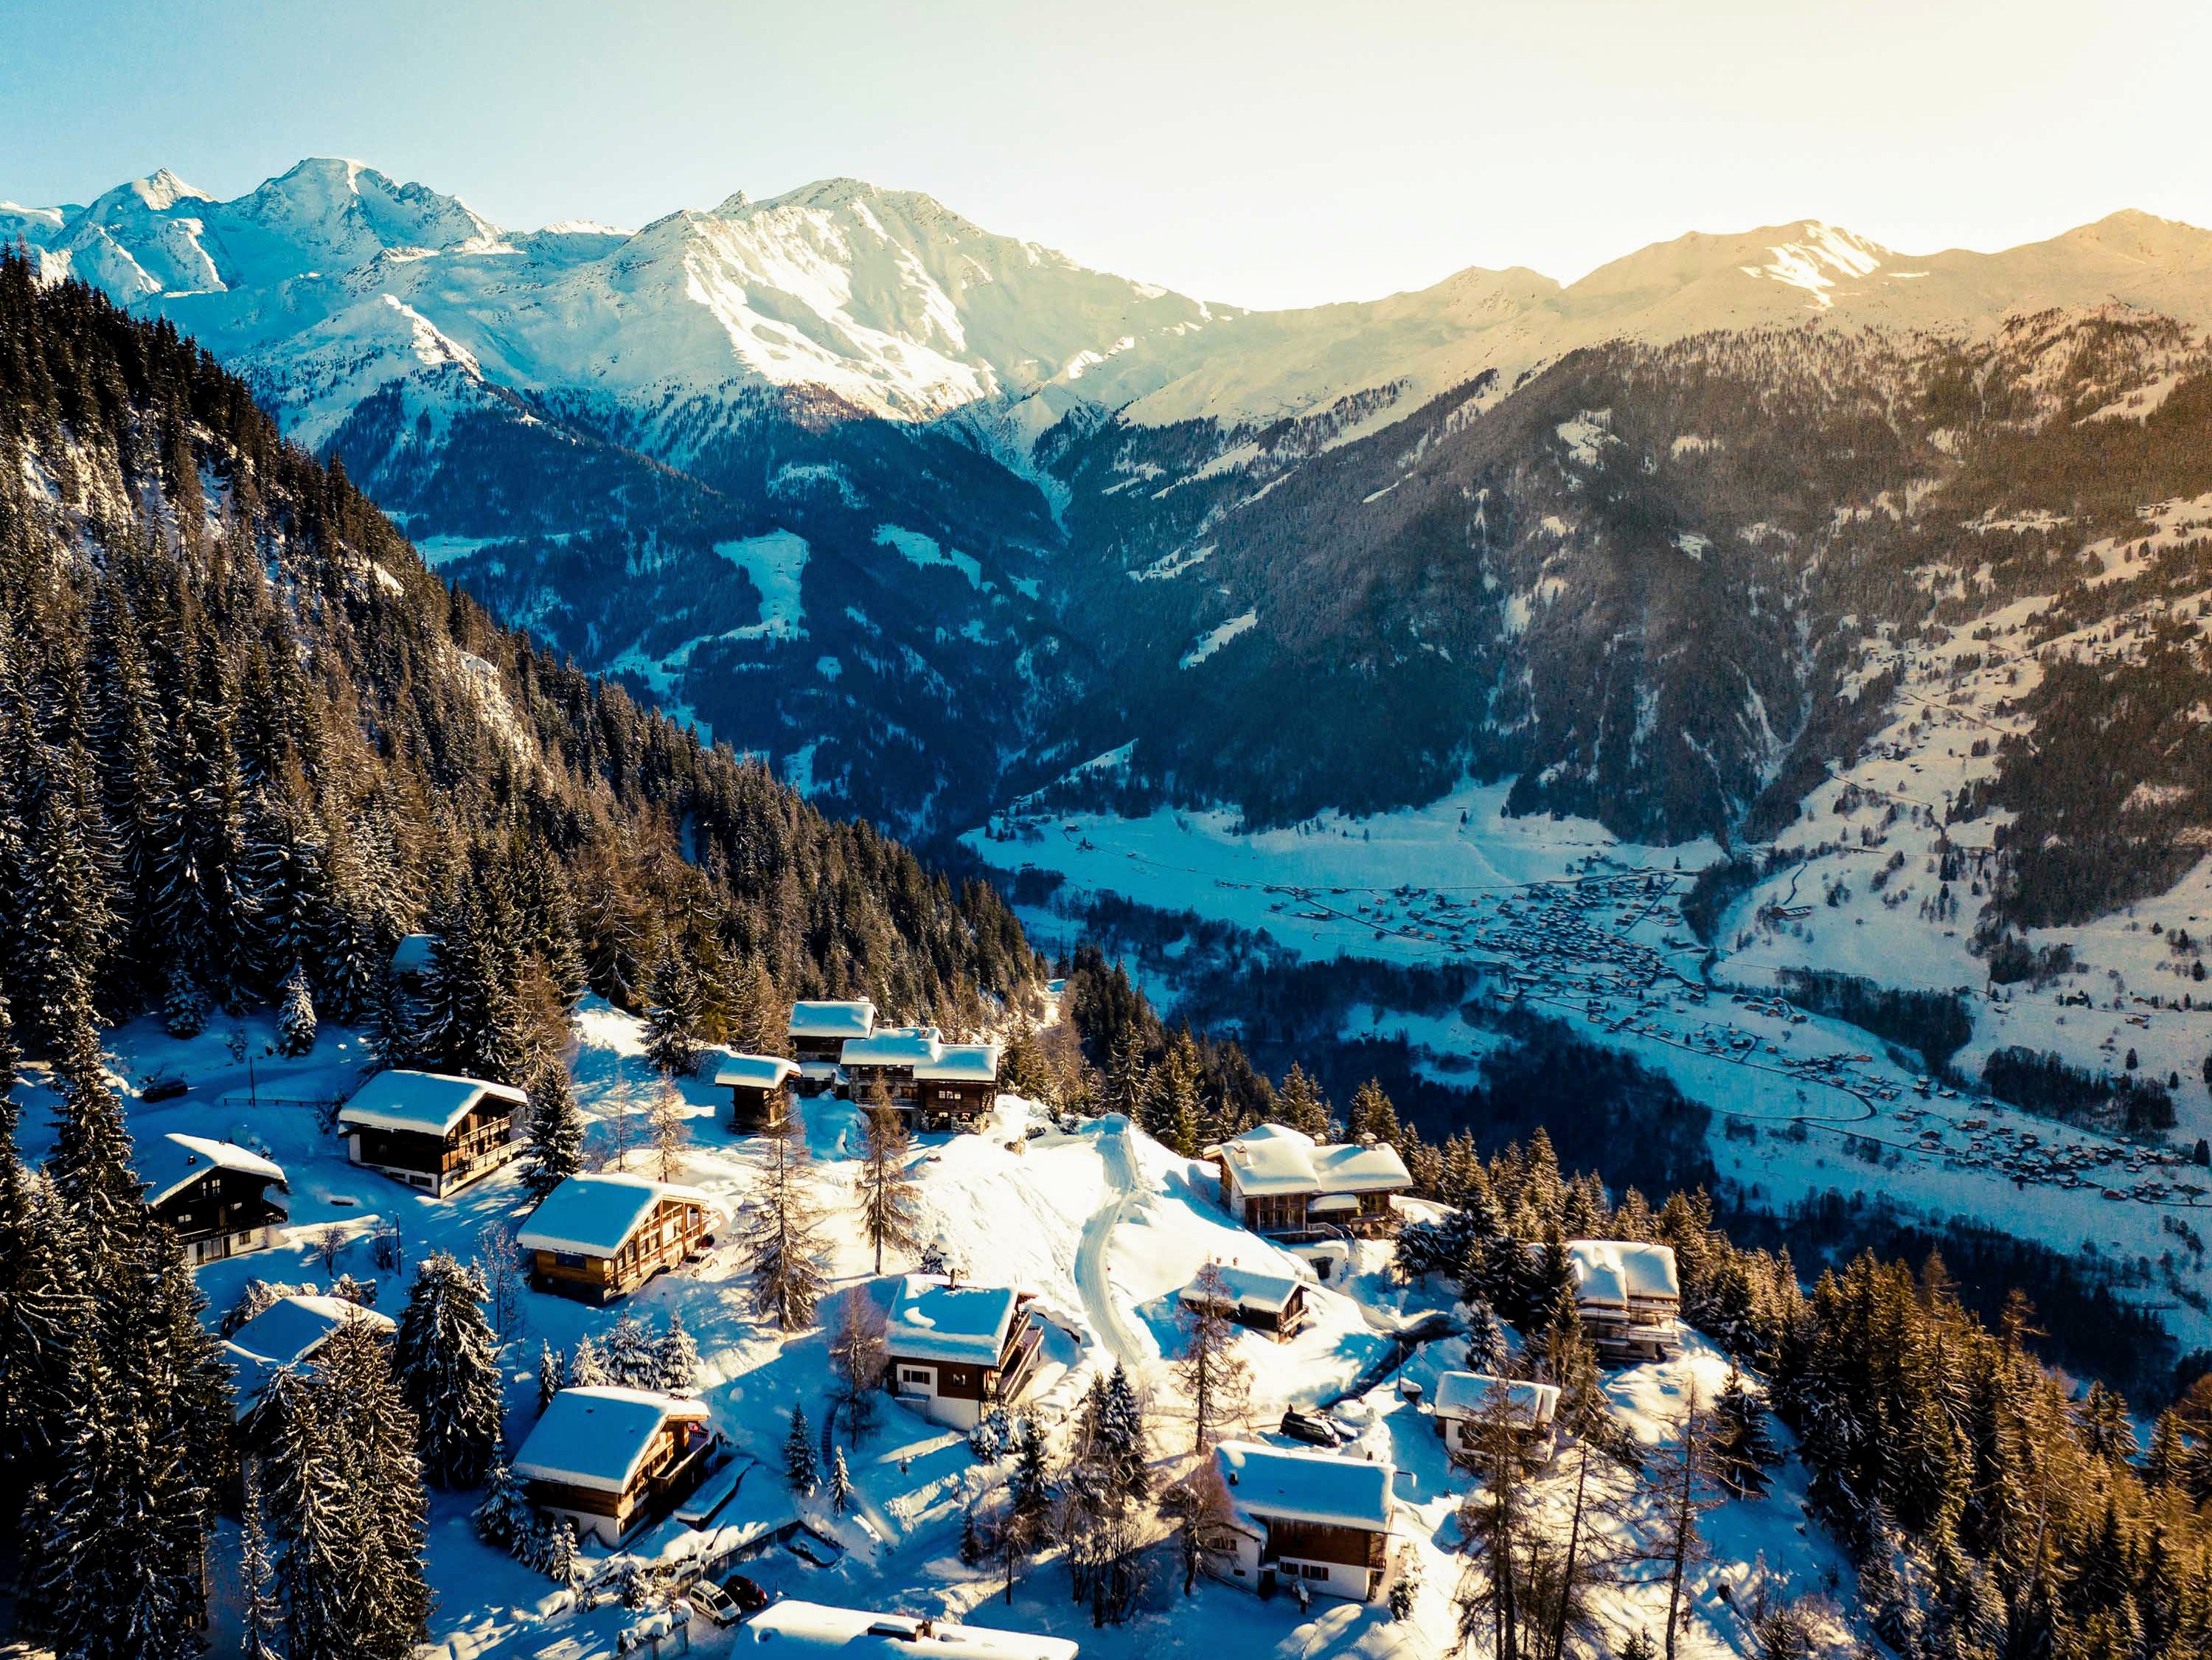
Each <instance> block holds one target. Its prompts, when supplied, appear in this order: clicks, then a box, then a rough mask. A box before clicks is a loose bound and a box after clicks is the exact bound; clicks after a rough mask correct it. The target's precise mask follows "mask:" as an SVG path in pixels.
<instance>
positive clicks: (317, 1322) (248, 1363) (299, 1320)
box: [222, 1297, 393, 1418]
mask: <svg viewBox="0 0 2212 1660" xmlns="http://www.w3.org/2000/svg"><path fill="white" fill-rule="evenodd" d="M349 1320H366V1321H368V1323H370V1324H371V1325H373V1326H374V1327H375V1328H376V1329H378V1330H380V1331H384V1332H389V1331H391V1330H392V1329H393V1324H392V1316H390V1315H388V1314H379V1313H378V1312H377V1311H376V1310H374V1309H365V1308H362V1307H361V1306H360V1305H359V1304H355V1303H349V1302H347V1301H346V1300H345V1299H344V1298H342V1297H280V1298H277V1299H276V1301H275V1302H273V1303H271V1304H270V1305H269V1306H268V1307H267V1308H265V1309H264V1310H261V1312H260V1313H258V1314H257V1315H255V1316H253V1318H252V1319H251V1320H249V1321H247V1322H246V1323H245V1324H244V1325H242V1326H240V1328H239V1329H237V1330H236V1331H234V1332H233V1333H232V1334H231V1335H230V1341H228V1342H226V1343H225V1344H224V1345H223V1346H222V1347H223V1353H224V1354H225V1355H226V1356H228V1359H229V1360H230V1364H231V1368H232V1370H233V1371H235V1372H236V1373H237V1374H238V1393H237V1402H238V1405H237V1411H238V1415H239V1416H240V1418H243V1417H245V1416H246V1414H247V1413H248V1412H250V1411H251V1410H252V1408H253V1405H254V1403H255V1402H257V1401H258V1400H259V1399H260V1396H261V1391H262V1389H264V1387H265V1386H266V1385H267V1383H268V1382H269V1380H270V1377H272V1376H274V1375H275V1374H276V1373H277V1372H279V1371H283V1369H284V1368H285V1367H287V1366H296V1365H300V1364H301V1362H302V1361H304V1360H306V1359H307V1358H308V1357H309V1356H310V1355H312V1354H313V1353H314V1352H315V1351H316V1350H317V1349H319V1348H320V1347H322V1346H323V1345H324V1343H325V1342H326V1341H328V1340H329V1338H330V1335H331V1333H332V1332H334V1331H336V1330H337V1329H338V1328H339V1327H340V1326H342V1325H343V1324H344V1323H346V1322H347V1321H349Z"/></svg>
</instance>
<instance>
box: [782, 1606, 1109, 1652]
mask: <svg viewBox="0 0 2212 1660" xmlns="http://www.w3.org/2000/svg"><path fill="white" fill-rule="evenodd" d="M742 1629H743V1631H744V1633H746V1634H748V1635H750V1638H751V1639H752V1640H753V1641H754V1642H756V1643H766V1644H768V1645H769V1646H770V1647H772V1648H777V1649H786V1650H789V1651H793V1652H795V1653H803V1654H815V1655H820V1654H838V1655H843V1656H848V1657H850V1660H1076V1656H1077V1655H1078V1654H1079V1652H1080V1650H1079V1648H1078V1647H1077V1645H1075V1644H1074V1643H1073V1642H1071V1641H1070V1640H1068V1639H1066V1638H1065V1637H1033V1636H1031V1635H1030V1633H1027V1632H1019V1631H997V1630H994V1629H992V1628H991V1627H986V1626H963V1625H957V1624H955V1623H954V1622H953V1621H951V1620H923V1619H921V1618H919V1617H918V1616H916V1615H914V1614H870V1613H867V1612H866V1611H865V1610H863V1609H860V1608H829V1607H827V1606H825V1605H824V1604H823V1603H820V1602H799V1600H798V1599H796V1598H795V1597H786V1598H784V1599H783V1600H782V1601H781V1602H771V1603H769V1606H768V1607H766V1608H763V1609H762V1610H761V1611H760V1612H759V1613H758V1614H755V1615H753V1617H752V1618H751V1619H750V1620H747V1621H745V1623H744V1627H743V1628H742ZM739 1640H740V1641H743V1640H744V1639H743V1638H740V1639H739Z"/></svg>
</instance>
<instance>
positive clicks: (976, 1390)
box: [884, 1274, 1044, 1429]
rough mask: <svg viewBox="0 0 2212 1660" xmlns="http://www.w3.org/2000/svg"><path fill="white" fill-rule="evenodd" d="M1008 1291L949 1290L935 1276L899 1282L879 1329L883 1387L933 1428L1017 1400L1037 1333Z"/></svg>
mask: <svg viewBox="0 0 2212 1660" xmlns="http://www.w3.org/2000/svg"><path fill="white" fill-rule="evenodd" d="M1029 1301H1030V1298H1028V1297H1027V1296H1026V1295H1024V1293H1022V1292H1017V1291H1015V1290H1014V1289H1013V1288H1012V1287H1011V1286H956V1285H953V1284H951V1282H949V1281H948V1280H945V1279H943V1278H941V1277H939V1276H938V1275H936V1274H908V1275H907V1276H906V1277H905V1278H904V1279H902V1280H900V1282H899V1289H898V1294H897V1295H896V1297H895V1298H893V1299H892V1302H891V1311H890V1318H889V1319H888V1320H887V1321H885V1322H884V1387H885V1388H886V1389H890V1392H891V1393H892V1394H893V1395H896V1396H897V1397H898V1399H899V1401H900V1402H902V1404H904V1405H907V1406H910V1407H912V1408H915V1410H916V1411H917V1412H920V1413H921V1414H924V1415H925V1416H927V1417H929V1418H933V1419H935V1420H937V1421H938V1422H939V1423H940V1424H950V1425H951V1426H953V1427H954V1428H956V1429H969V1428H972V1427H974V1426H975V1424H976V1423H977V1422H978V1421H980V1420H981V1418H982V1416H983V1414H984V1412H985V1411H986V1410H987V1409H988V1408H992V1407H995V1406H1004V1405H1007V1404H1010V1403H1011V1402H1014V1401H1016V1400H1018V1399H1019V1398H1020V1395H1021V1392H1022V1390H1023V1389H1024V1388H1025V1387H1026V1386H1027V1385H1028V1383H1029V1381H1030V1377H1031V1375H1032V1374H1033V1373H1034V1372H1035V1371H1036V1365H1037V1358H1038V1353H1039V1351H1040V1350H1041V1349H1042V1347H1043V1343H1044V1329H1043V1327H1042V1326H1041V1325H1039V1324H1038V1323H1037V1322H1036V1319H1035V1318H1034V1317H1033V1316H1031V1315H1030V1313H1029V1312H1028V1310H1027V1306H1026V1305H1027V1304H1028V1303H1029Z"/></svg>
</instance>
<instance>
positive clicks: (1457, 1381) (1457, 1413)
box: [1436, 1371, 1559, 1427]
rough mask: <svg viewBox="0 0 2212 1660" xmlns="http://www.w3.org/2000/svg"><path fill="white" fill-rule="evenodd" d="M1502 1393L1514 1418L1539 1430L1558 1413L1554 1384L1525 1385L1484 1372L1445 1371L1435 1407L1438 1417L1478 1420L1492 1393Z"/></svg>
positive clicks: (1487, 1405)
mask: <svg viewBox="0 0 2212 1660" xmlns="http://www.w3.org/2000/svg"><path fill="white" fill-rule="evenodd" d="M1495 1389H1503V1390H1504V1391H1505V1402H1506V1405H1507V1406H1508V1407H1510V1408H1511V1409H1512V1411H1513V1413H1514V1415H1515V1416H1516V1417H1521V1418H1526V1419H1528V1420H1530V1421H1531V1422H1533V1423H1534V1424H1536V1425H1537V1426H1540V1427H1541V1426H1543V1425H1546V1424H1548V1423H1550V1422H1551V1421H1552V1414H1553V1413H1555V1412H1556V1411H1558V1410H1559V1387H1558V1385H1556V1384H1553V1383H1523V1382H1521V1381H1520V1380H1518V1379H1516V1378H1510V1377H1491V1376H1490V1375H1489V1374H1488V1373H1486V1372H1480V1371H1448V1372H1446V1373H1445V1374H1444V1375H1443V1377H1439V1378H1437V1393H1436V1406H1437V1417H1439V1418H1479V1417H1480V1416H1481V1415H1482V1414H1483V1413H1484V1412H1486V1411H1487V1410H1488V1409H1489V1406H1490V1398H1491V1393H1492V1390H1495Z"/></svg>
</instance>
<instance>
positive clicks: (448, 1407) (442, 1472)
mask: <svg viewBox="0 0 2212 1660" xmlns="http://www.w3.org/2000/svg"><path fill="white" fill-rule="evenodd" d="M483 1298H484V1285H483V1276H482V1275H480V1274H478V1273H477V1271H476V1269H475V1268H473V1267H471V1266H470V1265H468V1264H466V1263H464V1262H460V1261H459V1259H458V1258H456V1257H454V1256H451V1255H449V1254H447V1252H444V1251H435V1252H433V1253H432V1254H431V1255H430V1256H428V1257H427V1258H425V1259H424V1260H423V1262H422V1264H421V1265H420V1266H419V1267H417V1268H416V1270H415V1284H414V1286H413V1288H412V1289H411V1290H410V1292H409V1293H408V1297H407V1308H406V1310H405V1311H404V1313H403V1314H402V1315H401V1316H399V1333H398V1342H397V1347H396V1350H395V1355H394V1358H395V1359H396V1361H397V1363H398V1369H399V1379H400V1385H401V1389H402V1392H403V1395H404V1398H405V1400H406V1402H407V1405H408V1407H409V1408H410V1409H411V1411H412V1412H413V1414H414V1416H415V1419H416V1423H417V1424H418V1426H419V1428H420V1436H421V1439H420V1442H419V1443H418V1444H419V1446H420V1449H421V1456H422V1470H423V1474H424V1475H427V1476H428V1478H429V1480H430V1481H434V1482H435V1483H436V1484H437V1485H438V1486H440V1487H474V1486H475V1485H476V1484H477V1481H481V1480H482V1479H483V1474H484V1472H485V1470H487V1469H488V1468H490V1466H491V1462H492V1459H493V1457H494V1456H495V1454H496V1453H497V1452H498V1450H499V1442H500V1432H501V1420H502V1418H503V1415H504V1401H503V1391H502V1385H501V1375H500V1366H499V1340H498V1339H497V1338H496V1337H495V1335H493V1333H492V1329H491V1325H490V1323H489V1321H487V1320H486V1319H485V1318H484V1309H483Z"/></svg>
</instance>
